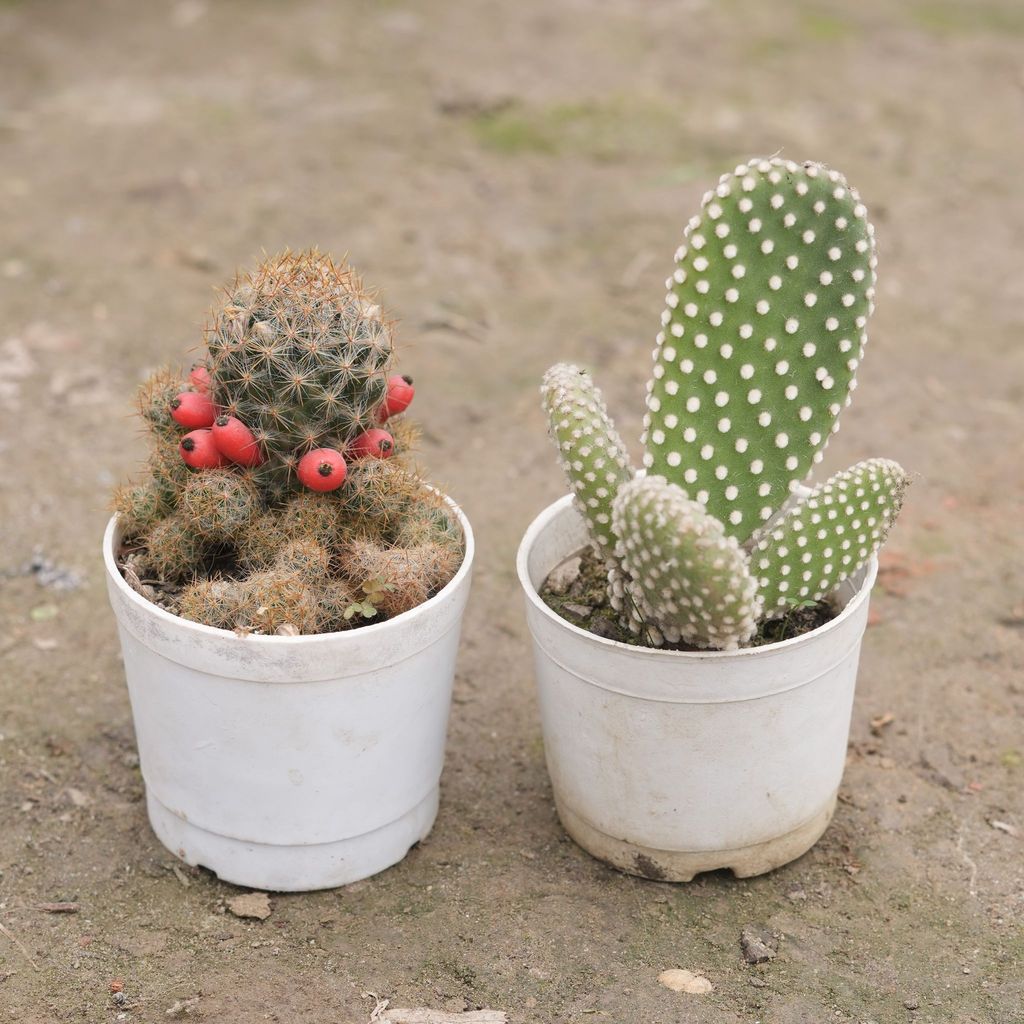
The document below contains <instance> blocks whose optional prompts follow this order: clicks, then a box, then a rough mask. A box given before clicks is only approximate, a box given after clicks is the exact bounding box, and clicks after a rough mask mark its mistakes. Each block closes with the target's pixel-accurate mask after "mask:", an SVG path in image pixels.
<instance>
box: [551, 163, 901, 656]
mask: <svg viewBox="0 0 1024 1024" xmlns="http://www.w3.org/2000/svg"><path fill="white" fill-rule="evenodd" d="M875 266H876V260H875V253H874V229H873V228H872V226H871V224H870V223H869V222H868V220H867V212H866V210H865V207H864V205H863V204H862V203H861V201H860V198H859V196H858V195H857V192H856V191H855V190H854V189H853V188H851V187H850V185H849V184H848V183H847V182H846V181H845V179H844V178H843V177H842V175H840V174H839V173H838V172H837V171H833V170H829V169H828V168H826V167H824V166H822V165H820V164H814V163H805V164H797V163H794V162H793V161H788V160H781V159H779V158H771V159H767V160H752V161H750V162H749V163H747V164H741V165H740V166H739V167H737V168H736V170H735V172H734V173H732V174H726V175H723V176H722V177H721V179H720V180H719V183H718V186H717V188H716V189H714V190H713V191H711V192H708V193H707V194H706V195H705V196H704V200H703V204H702V210H701V213H700V214H699V215H697V216H695V217H693V218H692V219H691V220H690V222H689V224H688V225H687V228H686V230H685V232H684V240H683V244H682V245H681V246H680V247H679V249H678V250H677V252H676V266H675V268H674V270H673V273H672V276H671V277H670V278H669V279H668V281H667V282H666V287H667V288H668V295H667V296H666V307H667V308H666V309H665V311H664V313H663V314H662V318H661V319H662V330H661V331H660V332H659V333H658V337H657V342H656V348H655V350H654V373H653V377H652V379H651V381H650V383H649V384H648V387H647V401H646V404H647V411H646V414H645V416H644V436H643V443H644V448H645V451H644V465H645V467H646V468H647V470H648V472H649V473H651V474H652V476H650V477H648V478H646V479H643V480H630V478H631V477H632V476H633V473H632V470H631V469H630V468H629V463H628V459H627V458H626V457H625V455H624V452H623V449H622V445H621V442H619V441H618V438H617V436H616V435H614V431H613V430H612V429H611V423H610V421H609V420H608V416H607V413H606V412H605V409H604V405H603V402H601V400H600V396H599V393H598V392H597V391H596V389H594V388H593V385H592V384H591V382H590V380H589V378H588V377H586V376H585V375H583V376H582V377H581V376H580V373H581V371H579V370H577V369H576V368H575V367H565V366H560V367H554V368H552V370H549V371H548V374H547V376H546V377H545V382H544V387H543V389H542V391H543V394H544V403H545V407H546V409H547V411H548V414H549V418H550V423H551V433H552V436H553V437H554V439H555V442H556V444H557V445H558V447H559V451H560V454H561V457H562V461H563V466H564V468H565V471H566V475H567V477H568V478H569V481H570V483H571V485H572V488H573V491H574V493H575V494H576V496H577V504H578V505H579V506H580V508H581V511H582V512H583V514H584V518H585V519H586V521H587V525H588V527H589V528H590V531H591V536H592V539H593V541H594V543H595V546H596V547H597V548H598V549H599V550H600V551H601V552H602V556H603V557H604V559H605V561H606V563H608V565H609V581H610V596H611V599H612V604H613V606H614V607H617V608H620V609H622V606H623V600H622V597H623V595H624V594H625V595H628V596H629V597H630V598H631V599H632V600H631V601H630V602H629V606H628V607H626V608H625V609H622V610H624V611H625V612H628V613H629V617H631V618H632V619H633V621H632V622H630V623H628V624H629V625H630V626H631V628H633V630H634V631H636V628H637V624H636V619H637V617H638V616H639V618H641V619H642V620H643V622H644V625H645V626H653V627H655V630H654V631H651V635H652V637H653V638H654V639H655V640H657V639H658V633H659V632H660V634H662V635H663V636H664V638H665V639H668V640H672V639H673V638H675V637H681V638H682V639H683V640H685V641H687V642H688V643H691V644H695V645H697V646H702V647H722V648H730V647H735V646H738V645H740V644H743V643H747V642H749V641H750V640H751V639H752V637H753V636H754V633H755V631H756V627H757V619H758V617H759V616H762V615H763V616H765V617H769V618H770V617H773V616H777V615H780V614H784V613H785V611H786V610H787V609H788V608H789V607H790V606H791V605H793V604H797V603H800V602H803V601H815V600H819V599H821V598H824V597H826V596H828V595H829V594H830V593H831V592H832V591H833V590H834V589H835V587H836V586H837V585H838V584H839V583H840V582H841V581H842V580H843V579H845V578H846V577H848V576H850V575H852V574H853V573H855V572H856V571H857V570H858V569H859V568H860V567H861V566H862V565H863V564H864V563H865V562H866V561H867V560H868V559H870V558H871V557H872V555H873V554H874V553H875V552H876V551H877V549H878V547H879V546H880V545H881V544H882V543H883V542H884V540H885V536H886V533H887V532H888V529H889V527H890V526H891V525H892V523H893V521H894V520H895V518H896V515H897V514H898V512H899V508H900V504H901V502H902V497H903V493H904V491H905V489H906V487H907V483H908V479H907V476H906V474H905V473H904V472H903V470H902V469H900V467H899V466H898V465H896V464H895V463H892V462H887V461H885V460H872V461H870V462H867V463H863V464H861V465H860V466H856V467H854V468H853V469H851V470H848V471H847V472H846V473H840V474H838V475H837V476H836V477H833V479H832V480H830V481H828V482H827V483H826V484H824V485H822V486H821V487H820V488H818V490H816V491H814V492H813V493H812V494H811V495H809V496H808V497H806V498H793V499H791V497H790V496H791V494H793V492H794V491H795V490H796V489H797V488H798V485H799V484H800V483H801V481H802V480H804V479H805V478H806V477H807V474H808V473H809V471H810V470H811V468H812V467H813V465H814V464H816V463H818V462H820V461H821V458H822V455H823V452H824V449H825V446H826V444H827V443H828V439H829V437H830V435H831V434H832V433H834V432H835V431H836V430H838V428H839V415H840V413H841V411H842V409H843V407H844V406H846V405H849V403H850V396H851V393H852V391H853V389H854V388H855V387H856V376H855V375H856V371H857V368H858V366H859V364H860V361H861V359H862V358H863V355H864V346H865V344H866V342H867V332H866V327H867V321H868V318H869V317H870V315H871V313H872V312H873V309H874V304H873V303H874V294H875V292H874V289H875ZM580 381H582V382H583V383H582V384H581V383H580ZM595 437H598V438H601V439H602V443H603V444H608V443H610V439H613V440H614V447H615V450H616V452H618V453H620V454H621V458H620V459H618V460H617V461H616V462H615V466H616V471H615V473H614V474H612V475H611V476H608V475H606V476H605V477H603V478H602V486H601V489H600V493H598V490H597V487H596V480H597V476H596V474H595V472H594V468H593V466H592V465H591V464H590V463H591V460H592V459H593V457H594V454H593V453H594V451H595V450H598V446H597V445H595V444H594V443H593V438H595ZM582 452H586V454H581V453H582ZM613 476H614V477H615V479H612V477H613ZM787 500H789V504H788V505H787V504H786V503H787ZM865 502H867V503H868V504H869V506H870V508H867V509H866V508H864V504H865ZM609 509H611V515H610V518H609V517H608V516H609V511H608V510H609ZM780 510H782V511H781V512H780ZM801 531H803V532H801Z"/></svg>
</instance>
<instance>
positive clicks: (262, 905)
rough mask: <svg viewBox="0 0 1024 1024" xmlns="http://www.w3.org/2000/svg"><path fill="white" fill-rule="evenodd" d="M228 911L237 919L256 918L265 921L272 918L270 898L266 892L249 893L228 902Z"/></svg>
mask: <svg viewBox="0 0 1024 1024" xmlns="http://www.w3.org/2000/svg"><path fill="white" fill-rule="evenodd" d="M227 907H228V910H230V911H231V913H232V914H234V915H235V917H254V918H256V919H257V920H259V921H265V920H266V919H267V918H268V917H270V897H269V896H267V894H266V893H265V892H247V893H245V895H243V896H235V897H234V898H233V899H230V900H228V901H227Z"/></svg>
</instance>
